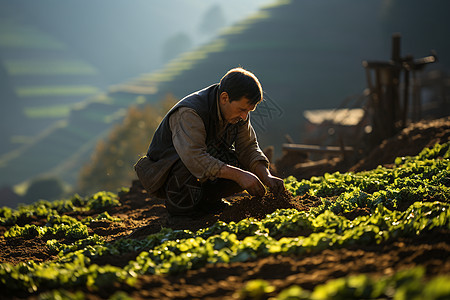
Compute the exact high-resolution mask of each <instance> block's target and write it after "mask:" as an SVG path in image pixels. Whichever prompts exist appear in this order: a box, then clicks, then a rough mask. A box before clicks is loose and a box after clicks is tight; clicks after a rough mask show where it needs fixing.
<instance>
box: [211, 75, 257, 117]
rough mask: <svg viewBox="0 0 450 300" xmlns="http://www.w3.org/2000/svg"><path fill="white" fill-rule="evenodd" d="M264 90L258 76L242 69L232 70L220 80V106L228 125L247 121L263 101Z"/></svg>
mask: <svg viewBox="0 0 450 300" xmlns="http://www.w3.org/2000/svg"><path fill="white" fill-rule="evenodd" d="M262 98H263V95H262V88H261V84H260V83H259V80H258V78H256V76H255V75H254V74H253V73H251V72H249V71H247V70H244V69H242V68H235V69H231V70H230V71H228V72H227V74H225V76H223V77H222V79H221V80H220V85H219V105H220V110H221V112H222V116H223V117H224V119H225V120H226V121H227V122H228V123H233V124H234V123H237V122H239V120H241V119H242V120H246V119H247V117H248V113H249V112H250V111H253V110H255V108H256V105H258V103H260V102H261V101H262Z"/></svg>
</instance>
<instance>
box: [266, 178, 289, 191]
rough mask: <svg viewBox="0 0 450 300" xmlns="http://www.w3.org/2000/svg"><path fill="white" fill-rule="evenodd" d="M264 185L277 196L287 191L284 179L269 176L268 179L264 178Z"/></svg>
mask: <svg viewBox="0 0 450 300" xmlns="http://www.w3.org/2000/svg"><path fill="white" fill-rule="evenodd" d="M263 183H264V184H265V185H266V186H267V187H268V188H269V189H270V191H271V192H272V193H274V194H275V195H278V194H280V193H282V192H284V191H285V190H286V188H285V187H284V181H283V179H281V178H278V177H275V176H272V175H267V176H266V178H264V181H263Z"/></svg>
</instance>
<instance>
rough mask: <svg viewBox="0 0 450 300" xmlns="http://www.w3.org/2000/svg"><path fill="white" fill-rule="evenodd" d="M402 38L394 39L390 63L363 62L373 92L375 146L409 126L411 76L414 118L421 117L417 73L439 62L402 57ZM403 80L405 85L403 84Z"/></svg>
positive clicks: (371, 101) (371, 108)
mask: <svg viewBox="0 0 450 300" xmlns="http://www.w3.org/2000/svg"><path fill="white" fill-rule="evenodd" d="M400 38H401V37H400V34H394V35H393V36H392V56H391V60H389V61H363V63H362V64H363V66H364V68H365V69H366V76H367V85H368V88H369V90H370V103H369V111H370V113H371V115H372V142H371V143H372V144H374V145H376V144H378V143H379V142H381V141H382V140H383V139H386V138H389V137H391V136H393V135H395V134H396V133H397V132H398V131H399V130H400V129H402V128H404V127H405V126H406V123H407V120H408V113H409V110H410V108H409V99H410V96H409V93H410V83H411V81H410V76H411V75H412V81H413V89H412V91H413V95H412V99H413V103H412V110H411V117H412V118H413V119H419V118H420V114H421V107H420V105H421V104H420V98H419V95H418V94H419V92H420V91H419V89H418V87H417V84H416V72H417V71H420V70H422V69H423V68H424V67H425V65H427V64H429V63H433V62H435V61H437V57H436V54H435V53H434V52H432V55H430V56H427V57H423V58H419V59H414V58H413V56H412V55H407V56H405V57H401V56H400ZM373 74H374V78H373ZM402 77H403V85H402V84H401V81H402Z"/></svg>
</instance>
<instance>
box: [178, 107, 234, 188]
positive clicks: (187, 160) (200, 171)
mask: <svg viewBox="0 0 450 300" xmlns="http://www.w3.org/2000/svg"><path fill="white" fill-rule="evenodd" d="M169 124H170V130H171V131H172V140H173V145H174V147H175V150H176V151H177V153H178V155H179V156H180V158H181V161H182V162H183V164H184V165H185V166H186V168H187V169H188V170H189V171H190V172H191V173H192V175H194V176H195V177H196V178H198V179H199V180H200V181H205V180H208V179H209V180H214V179H216V178H217V175H218V173H219V171H220V169H221V168H222V166H223V165H225V163H224V162H222V161H220V160H218V159H216V158H214V157H212V156H211V155H210V154H209V153H207V152H206V149H207V148H206V142H205V141H206V129H205V125H204V124H203V121H202V119H201V118H200V116H199V115H198V114H197V113H196V112H195V110H193V109H191V108H186V107H181V108H179V109H178V110H177V111H176V112H174V113H173V114H172V115H171V116H170V119H169Z"/></svg>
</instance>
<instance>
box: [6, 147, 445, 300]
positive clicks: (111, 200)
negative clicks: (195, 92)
mask: <svg viewBox="0 0 450 300" xmlns="http://www.w3.org/2000/svg"><path fill="white" fill-rule="evenodd" d="M285 182H286V187H287V189H288V190H289V191H290V192H291V193H292V194H293V195H311V196H315V197H320V198H321V200H322V204H321V205H320V206H318V207H315V208H312V209H311V210H310V211H307V212H305V211H297V210H294V209H281V210H277V211H276V212H274V213H272V214H269V215H267V216H266V217H265V218H263V219H261V220H256V219H244V220H241V221H239V222H230V223H224V222H220V221H219V222H217V223H215V224H214V225H213V226H211V227H208V228H204V229H200V230H198V231H196V232H191V231H188V230H171V229H168V228H164V229H162V230H161V231H160V232H159V233H157V234H153V235H149V236H148V237H146V238H145V239H142V240H136V239H119V240H116V241H114V242H108V243H107V242H105V241H104V240H103V238H101V237H99V236H97V235H95V234H94V235H89V234H88V230H87V228H88V227H89V226H90V224H92V222H96V221H98V220H100V219H101V220H103V221H107V222H118V221H120V219H118V218H115V217H113V216H110V215H109V214H108V213H107V212H105V211H106V209H107V208H108V207H111V206H115V205H120V202H119V201H118V199H117V196H116V195H114V194H111V193H104V192H100V193H97V194H95V195H94V196H92V197H88V198H80V197H74V198H73V199H70V200H60V201H55V202H51V203H50V202H45V201H41V202H38V203H36V204H33V205H30V206H23V207H21V208H19V209H18V210H11V209H9V208H2V209H1V210H0V222H1V224H2V225H4V226H7V228H8V230H7V231H6V232H5V234H4V237H5V239H13V238H17V237H22V238H35V237H39V238H43V239H45V240H46V242H47V247H48V250H49V251H50V252H51V253H53V254H55V255H57V257H58V258H57V259H56V260H54V261H46V262H43V263H36V262H33V261H28V262H26V263H19V264H17V265H12V264H9V263H4V264H1V265H0V283H1V286H2V290H7V291H8V292H10V293H16V292H27V293H38V294H40V295H41V296H42V298H43V299H45V297H50V298H51V297H55V295H58V296H60V297H62V298H64V297H66V298H68V299H74V298H77V297H78V298H79V299H82V298H83V297H84V294H83V293H82V292H80V290H81V289H88V290H90V291H91V292H94V293H95V292H96V291H98V290H99V289H102V290H104V289H105V288H112V287H115V288H116V289H117V286H118V285H119V286H121V287H126V286H129V287H130V288H131V287H134V286H136V284H137V283H138V282H139V279H140V278H141V277H142V276H145V275H153V274H156V275H160V276H164V275H166V274H183V273H185V272H186V271H187V270H190V269H198V268H201V267H203V266H205V265H208V264H215V263H231V262H246V261H250V260H255V259H259V258H263V257H267V256H272V255H283V256H293V257H302V256H305V255H309V254H314V253H318V252H320V251H322V250H324V249H339V248H346V247H349V246H360V245H376V244H382V243H389V242H392V241H395V240H397V239H399V238H414V237H417V236H421V235H424V234H427V233H429V232H432V231H439V230H446V231H448V230H449V229H450V210H449V208H450V204H449V201H448V200H449V198H450V142H449V143H446V144H443V145H439V144H438V145H436V146H435V147H434V148H431V149H424V150H423V151H422V152H421V153H420V154H419V155H417V156H414V157H403V158H397V159H396V160H395V166H394V167H393V168H384V167H378V168H377V169H375V170H372V171H365V172H360V173H344V174H340V173H334V174H325V176H322V177H312V178H311V179H309V180H302V181H297V180H296V179H295V178H293V177H289V178H287V179H285ZM124 192H126V191H123V193H124ZM358 208H364V209H369V210H370V215H365V216H359V217H356V218H355V219H353V220H351V219H348V218H346V217H344V215H345V214H346V213H347V212H351V211H353V210H355V209H358ZM90 210H95V211H98V212H102V211H103V212H102V213H99V214H98V215H97V216H96V217H87V218H83V219H80V220H78V219H76V218H73V217H69V216H68V215H67V213H70V212H73V211H85V212H86V211H90ZM30 216H38V217H41V218H44V219H46V221H47V223H46V224H45V225H42V226H37V225H30V224H22V223H23V222H21V220H26V219H27V218H29V217H30ZM69 241H70V242H69ZM130 252H134V253H136V257H135V258H134V259H133V260H130V261H129V262H128V264H127V265H125V266H124V267H116V266H111V265H97V264H95V263H92V261H93V260H95V259H97V258H99V257H102V256H111V255H112V256H115V255H117V256H120V255H124V254H126V253H130ZM449 280H450V276H449V275H440V276H435V277H434V278H431V279H429V278H428V277H427V280H425V270H424V268H421V267H417V268H414V269H410V270H402V271H399V272H397V273H395V274H394V275H391V276H386V277H383V278H372V277H370V276H369V275H365V274H361V275H358V276H350V277H344V278H340V279H337V280H333V281H329V282H327V283H325V284H323V285H318V286H316V287H315V289H314V290H313V291H308V290H305V289H302V287H299V286H292V287H290V288H288V289H286V290H283V291H281V292H280V293H278V295H275V296H274V297H276V298H277V299H329V298H334V299H338V298H342V299H349V298H358V299H359V298H394V299H444V298H445V297H450V288H449V286H448V285H445V284H443V283H444V282H448V281H449ZM77 290H78V292H77ZM119 290H120V288H119ZM236 293H237V294H236V295H237V296H239V297H241V298H254V299H258V298H261V297H268V296H273V293H274V287H273V286H271V285H270V283H269V282H266V281H263V280H254V281H250V282H248V283H247V284H246V285H245V286H244V288H242V289H241V290H240V291H237V292H236ZM126 297H127V296H126V294H124V293H123V292H118V293H116V294H113V295H112V296H111V298H120V299H123V298H126Z"/></svg>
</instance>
